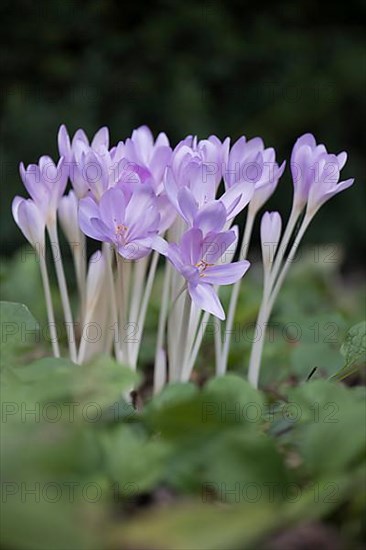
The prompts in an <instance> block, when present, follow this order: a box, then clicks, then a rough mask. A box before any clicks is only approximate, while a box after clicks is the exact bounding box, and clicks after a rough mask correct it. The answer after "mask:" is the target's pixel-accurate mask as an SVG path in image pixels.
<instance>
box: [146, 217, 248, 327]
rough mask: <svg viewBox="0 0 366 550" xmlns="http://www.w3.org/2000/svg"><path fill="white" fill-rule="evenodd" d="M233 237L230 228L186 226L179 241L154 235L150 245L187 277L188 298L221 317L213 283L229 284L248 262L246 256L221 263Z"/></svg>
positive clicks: (222, 312)
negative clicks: (208, 229) (215, 230)
mask: <svg viewBox="0 0 366 550" xmlns="http://www.w3.org/2000/svg"><path fill="white" fill-rule="evenodd" d="M236 239H237V232H236V231H234V230H231V231H223V232H220V233H209V234H208V235H206V237H204V235H203V233H202V231H201V229H198V228H193V229H189V230H188V231H187V232H186V233H184V235H183V236H182V238H181V240H180V242H179V244H176V243H172V244H168V243H167V242H166V241H165V240H164V239H162V238H161V237H157V238H156V239H155V241H154V244H153V247H154V248H155V250H157V251H158V252H160V254H163V255H164V256H166V257H167V258H168V260H169V261H170V262H171V263H172V264H173V266H174V267H175V269H176V270H177V271H178V272H179V273H180V274H181V275H182V276H183V277H184V278H185V280H186V281H187V289H188V292H189V295H190V297H191V299H192V302H193V303H194V304H195V305H196V306H197V307H198V308H199V309H203V310H204V311H207V312H209V313H212V315H215V316H216V317H218V318H219V319H225V313H224V310H223V307H222V305H221V302H220V300H219V298H218V296H217V294H216V292H215V290H214V287H213V285H230V284H232V283H235V282H236V281H238V280H239V279H241V278H242V277H243V275H244V274H245V272H246V271H247V270H248V268H249V266H250V264H249V262H247V261H246V260H243V261H240V262H233V263H225V258H224V256H225V253H226V251H227V250H228V248H229V247H230V246H231V245H232V244H233V243H234V241H235V240H236Z"/></svg>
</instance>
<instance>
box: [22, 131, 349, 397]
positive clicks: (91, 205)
mask: <svg viewBox="0 0 366 550" xmlns="http://www.w3.org/2000/svg"><path fill="white" fill-rule="evenodd" d="M58 148H59V154H60V159H59V161H58V162H57V164H56V163H54V161H53V160H52V159H51V158H50V157H48V156H42V157H41V158H40V159H39V162H38V164H31V165H29V166H28V167H27V168H25V167H24V165H23V164H21V165H20V175H21V178H22V181H23V183H24V186H25V188H26V190H27V191H28V193H29V195H30V197H31V198H30V199H24V198H21V197H15V198H14V201H13V216H14V219H15V221H16V223H17V224H18V226H19V228H20V229H21V230H22V232H23V234H24V235H25V237H26V238H27V239H28V241H29V242H30V243H31V245H32V246H33V247H34V248H35V249H36V250H37V252H38V254H39V257H40V267H41V274H42V279H43V284H44V290H45V297H46V304H47V312H48V318H49V324H50V327H51V330H50V332H51V334H52V344H53V351H54V354H55V355H56V356H59V355H60V349H59V344H58V338H57V331H56V328H55V323H54V314H53V307H52V300H51V294H50V289H49V280H48V273H47V267H46V261H45V252H46V239H45V234H46V229H47V232H48V235H49V239H50V241H51V243H52V245H53V246H52V251H53V253H54V260H55V268H56V274H57V278H58V283H59V289H60V294H61V298H62V304H63V309H64V317H65V321H66V322H67V323H69V326H71V327H73V326H74V324H73V314H72V310H71V307H70V300H69V295H68V291H67V283H66V280H65V275H64V270H63V265H62V259H61V255H60V251H59V244H58V243H59V241H58V230H57V220H59V222H60V224H61V227H62V229H63V231H64V234H65V236H66V238H67V239H68V241H69V243H70V246H71V249H72V252H73V257H74V264H75V272H76V280H77V284H78V290H79V293H80V306H79V312H78V315H79V318H80V319H81V322H82V327H83V329H82V331H81V338H80V341H79V342H77V341H76V338H75V334H74V331H73V330H72V329H71V330H69V331H68V334H69V342H68V343H69V351H70V357H71V359H72V360H73V361H75V362H79V363H80V362H84V361H86V360H88V359H90V357H91V356H92V355H94V354H96V353H104V352H108V351H110V349H111V348H112V347H113V344H114V351H115V355H116V358H117V359H118V360H120V361H121V362H124V363H127V364H129V365H130V366H131V368H136V364H137V360H138V354H139V349H140V343H141V338H142V331H143V325H144V321H145V315H146V309H147V305H148V302H149V298H150V293H151V289H152V285H153V282H154V277H155V272H156V268H157V264H158V258H159V255H161V256H163V257H165V258H167V260H168V262H166V266H165V275H164V284H163V289H162V298H161V308H160V319H159V327H158V334H157V347H156V364H155V389H156V390H158V389H159V388H160V387H161V386H162V385H163V384H164V383H165V382H166V381H167V380H170V381H174V380H187V379H188V378H189V376H190V374H191V371H192V369H193V366H194V363H195V360H196V357H197V354H198V351H199V348H200V345H201V342H202V337H203V332H204V327H205V326H206V325H207V321H208V318H209V315H210V314H212V315H214V316H216V317H217V318H218V319H220V320H221V321H224V320H225V313H224V310H223V307H222V304H221V302H220V299H219V297H218V287H219V286H220V285H231V284H234V286H233V290H232V294H231V300H230V305H229V310H228V317H227V320H226V327H225V328H226V334H227V335H228V334H230V331H231V328H232V324H233V319H234V314H235V309H236V304H237V299H238V293H239V285H240V281H241V279H242V278H243V276H244V274H245V273H246V271H247V270H248V268H249V266H250V264H249V262H248V261H247V259H246V256H247V251H248V246H249V242H250V237H251V233H252V227H253V223H254V220H255V217H256V215H257V213H258V211H259V210H260V209H261V208H262V206H263V205H264V204H265V202H266V201H267V200H268V198H269V197H270V196H271V195H272V193H273V192H274V190H275V189H276V186H277V184H278V181H279V179H280V177H281V176H282V174H283V172H284V169H285V162H283V163H282V164H279V163H278V162H277V161H276V154H275V151H274V149H273V148H266V147H265V146H264V143H263V141H262V139H261V138H253V139H250V140H247V139H246V138H245V137H240V138H239V139H238V140H237V141H236V142H235V143H233V144H231V141H230V138H226V139H225V140H224V141H220V140H219V139H218V138H217V137H216V136H210V137H209V138H208V139H204V140H198V139H197V138H196V137H193V136H188V137H187V138H185V139H184V140H183V141H181V142H180V143H179V144H178V145H177V146H176V147H175V148H172V147H171V145H170V143H169V140H168V138H167V136H166V135H165V134H164V133H161V134H159V135H158V137H157V138H156V140H154V137H153V135H152V133H151V131H150V130H149V129H148V128H147V127H146V126H142V127H140V128H138V129H136V130H134V131H133V133H132V135H131V137H130V138H128V139H126V140H125V141H124V142H122V141H120V142H119V143H117V145H115V146H113V147H111V146H110V143H109V132H108V129H107V128H101V129H100V130H99V131H98V132H97V133H96V134H95V136H94V138H93V139H92V141H91V142H90V141H89V139H88V137H87V136H86V134H85V132H84V131H83V130H78V131H77V132H76V133H75V135H74V136H73V138H72V139H70V137H69V134H68V131H67V129H66V127H65V126H61V128H60V130H59V133H58ZM346 158H347V155H346V153H340V154H339V155H333V154H330V153H328V152H327V150H326V148H325V146H324V145H317V143H316V141H315V138H314V137H313V136H312V135H311V134H305V135H303V136H302V137H300V138H299V139H298V140H297V141H296V143H295V146H294V148H293V151H292V156H291V172H292V179H293V185H294V197H293V206H292V211H291V214H290V217H289V220H288V223H287V226H286V229H285V231H284V233H283V235H282V240H281V233H282V221H281V216H280V214H279V213H277V212H274V213H268V212H267V213H265V214H264V216H263V218H262V224H261V240H262V250H263V266H264V292H263V301H262V305H261V308H260V311H259V316H258V323H260V324H261V325H262V324H263V323H265V322H266V320H268V317H269V315H270V312H271V309H272V306H273V302H274V300H275V298H276V296H277V293H278V291H279V288H280V286H281V285H282V282H283V279H284V277H285V275H286V272H287V269H288V267H289V264H290V262H291V259H292V258H293V256H294V254H295V252H296V249H297V247H298V244H299V242H300V240H301V238H302V236H303V234H304V232H305V230H306V228H307V226H308V224H309V223H310V221H311V219H312V218H313V216H314V215H315V213H316V212H317V211H318V209H319V208H320V206H321V205H322V204H323V203H324V202H326V201H327V200H328V199H329V198H330V197H332V196H333V195H335V194H336V193H338V192H340V191H342V190H343V189H346V188H347V187H349V186H350V185H351V184H352V183H353V180H351V179H350V180H346V181H342V182H339V179H340V170H341V169H342V167H343V166H344V164H345V162H346ZM68 181H70V182H71V189H70V190H69V191H68V194H65V190H66V188H67V185H68ZM245 208H247V218H246V225H245V230H244V236H243V237H242V244H241V247H240V250H239V248H238V241H239V229H238V226H235V225H233V223H234V220H235V218H236V217H237V216H238V214H240V213H241V212H242V211H243V210H244V209H245ZM300 217H302V224H301V225H300V229H299V231H298V233H297V235H296V237H295V238H294V241H293V245H292V248H290V251H289V253H288V256H287V258H286V260H285V259H284V257H285V252H286V251H287V250H288V248H289V244H290V242H291V239H292V238H293V233H294V230H295V227H296V224H297V222H298V220H299V219H300ZM85 236H87V237H90V238H91V239H94V240H96V241H100V242H102V243H103V245H102V249H101V251H100V252H99V253H95V254H93V256H92V257H91V258H90V260H89V266H88V267H87V265H86V261H85ZM280 241H281V242H280ZM269 244H271V247H270V248H269V246H268V245H269ZM55 250H56V252H55ZM235 253H238V255H239V259H238V261H232V260H233V258H234V255H235ZM203 312H204V313H203ZM91 322H94V323H98V324H99V325H100V326H101V327H104V330H103V334H102V336H101V337H100V338H98V341H97V342H92V345H91V343H90V342H88V339H87V337H86V330H87V326H88V323H89V324H90V323H91ZM111 323H112V325H113V326H114V327H115V329H116V333H115V335H114V337H113V335H112V337H111V335H110V331H107V330H106V327H107V326H110V325H111ZM123 331H126V332H129V334H130V336H131V337H129V338H126V337H125V336H124V334H123ZM132 336H133V337H132ZM165 340H167V343H165ZM229 343H230V340H229V338H225V341H224V343H223V344H222V342H221V341H220V337H219V336H217V342H216V363H217V373H218V374H222V373H224V372H225V370H226V367H227V359H228V351H229ZM262 345H263V339H260V340H259V341H258V342H256V344H255V345H254V346H253V352H252V358H251V364H250V367H249V379H250V380H251V381H252V383H253V384H254V385H257V384H258V375H259V365H260V357H261V349H262Z"/></svg>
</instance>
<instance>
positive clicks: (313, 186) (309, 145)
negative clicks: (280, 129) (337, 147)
mask: <svg viewBox="0 0 366 550" xmlns="http://www.w3.org/2000/svg"><path fill="white" fill-rule="evenodd" d="M346 160H347V153H346V152H344V151H343V152H342V153H339V154H338V155H335V154H332V153H328V152H327V149H326V147H325V145H323V144H319V145H318V144H317V143H316V140H315V137H314V136H313V135H312V134H304V135H303V136H301V137H300V138H299V139H298V140H297V141H296V143H295V145H294V147H293V150H292V154H291V172H292V179H293V184H294V204H295V205H296V206H297V207H298V209H299V210H302V209H303V208H304V206H305V205H306V204H307V205H308V206H307V211H308V213H309V215H314V214H315V212H316V211H317V210H318V209H319V208H320V207H321V206H322V205H323V204H324V203H325V202H326V201H327V200H328V199H330V198H331V197H333V196H334V195H336V194H337V193H339V192H340V191H343V190H344V189H347V188H348V187H350V186H351V185H352V183H353V181H354V180H353V179H348V180H345V181H342V182H340V183H338V182H339V178H340V171H341V169H342V168H343V167H344V165H345V164H346Z"/></svg>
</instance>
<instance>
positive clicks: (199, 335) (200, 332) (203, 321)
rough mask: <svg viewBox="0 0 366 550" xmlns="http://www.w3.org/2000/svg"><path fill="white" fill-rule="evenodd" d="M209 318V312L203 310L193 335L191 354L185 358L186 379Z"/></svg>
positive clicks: (189, 374) (190, 371)
mask: <svg viewBox="0 0 366 550" xmlns="http://www.w3.org/2000/svg"><path fill="white" fill-rule="evenodd" d="M209 318H210V313H208V312H207V311H205V312H204V314H203V316H202V319H201V322H200V324H199V328H198V331H197V334H196V337H195V340H194V343H193V346H192V351H191V354H190V356H189V358H188V360H187V365H186V369H187V370H186V376H187V380H189V378H190V377H191V373H192V370H193V367H194V364H195V362H196V360H197V356H198V352H199V350H200V347H201V344H202V340H203V336H204V334H205V331H206V327H207V323H208V320H209Z"/></svg>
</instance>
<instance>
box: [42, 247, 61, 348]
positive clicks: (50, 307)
mask: <svg viewBox="0 0 366 550" xmlns="http://www.w3.org/2000/svg"><path fill="white" fill-rule="evenodd" d="M45 254H46V251H45V249H44V250H41V251H40V254H39V263H40V269H41V276H42V284H43V290H44V295H45V299H46V308H47V318H48V325H49V329H50V336H51V343H52V351H53V355H54V357H60V348H59V344H58V338H57V328H56V323H55V314H54V311H53V304H52V297H51V290H50V280H49V277H48V271H47V264H46V257H45Z"/></svg>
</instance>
